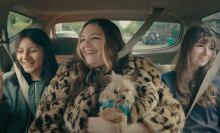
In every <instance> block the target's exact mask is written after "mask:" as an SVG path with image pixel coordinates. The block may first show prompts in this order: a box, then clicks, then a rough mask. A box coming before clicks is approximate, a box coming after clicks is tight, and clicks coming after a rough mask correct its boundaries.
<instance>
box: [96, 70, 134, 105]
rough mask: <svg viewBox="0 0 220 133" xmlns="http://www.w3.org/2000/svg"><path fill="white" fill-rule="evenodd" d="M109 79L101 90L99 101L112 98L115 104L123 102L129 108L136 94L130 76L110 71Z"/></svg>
mask: <svg viewBox="0 0 220 133" xmlns="http://www.w3.org/2000/svg"><path fill="white" fill-rule="evenodd" d="M110 79H111V80H110V83H109V84H108V85H107V86H106V88H105V89H104V90H103V91H102V93H101V95H100V98H99V101H100V102H107V101H109V100H112V101H114V103H116V104H124V105H127V106H128V107H129V108H130V107H131V106H132V105H133V104H134V101H135V97H136V96H137V92H136V88H135V84H134V82H133V81H132V80H131V77H129V76H122V75H118V74H115V73H112V74H111V75H110Z"/></svg>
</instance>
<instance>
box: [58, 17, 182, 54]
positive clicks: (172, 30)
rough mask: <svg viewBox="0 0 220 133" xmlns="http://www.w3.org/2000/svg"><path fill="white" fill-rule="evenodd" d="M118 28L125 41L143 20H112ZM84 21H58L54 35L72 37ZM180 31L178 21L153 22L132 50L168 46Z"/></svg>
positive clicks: (175, 39) (177, 37) (177, 36)
mask: <svg viewBox="0 0 220 133" xmlns="http://www.w3.org/2000/svg"><path fill="white" fill-rule="evenodd" d="M113 22H114V23H115V24H116V25H117V26H118V27H119V29H120V31H121V33H122V37H123V40H124V42H125V43H127V42H128V41H129V40H130V39H131V37H132V36H133V35H134V34H135V33H136V32H137V31H138V29H139V28H140V27H141V26H142V25H143V24H144V21H113ZM84 23H85V22H72V23H58V24H56V25H55V35H56V37H73V36H74V35H71V34H75V33H76V34H77V35H79V32H80V30H81V28H82V26H83V24H84ZM180 33H181V24H180V23H171V22H154V23H153V24H152V25H151V27H150V29H149V30H148V31H146V33H145V34H144V36H143V37H142V38H141V39H140V41H139V42H138V43H137V44H136V45H135V46H134V48H133V50H143V49H155V48H163V47H169V46H172V45H173V44H175V42H176V41H177V40H178V39H179V37H180Z"/></svg>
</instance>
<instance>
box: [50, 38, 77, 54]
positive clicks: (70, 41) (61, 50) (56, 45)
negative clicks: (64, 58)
mask: <svg viewBox="0 0 220 133" xmlns="http://www.w3.org/2000/svg"><path fill="white" fill-rule="evenodd" d="M51 43H52V48H53V51H54V53H55V55H72V54H73V53H75V52H76V46H77V43H78V39H77V38H68V37H63V38H51Z"/></svg>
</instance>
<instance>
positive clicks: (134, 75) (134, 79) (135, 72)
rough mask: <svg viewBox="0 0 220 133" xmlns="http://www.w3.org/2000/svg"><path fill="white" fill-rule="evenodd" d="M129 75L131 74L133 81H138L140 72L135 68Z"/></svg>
mask: <svg viewBox="0 0 220 133" xmlns="http://www.w3.org/2000/svg"><path fill="white" fill-rule="evenodd" d="M128 76H130V77H131V79H132V80H133V81H136V80H137V79H138V72H137V71H136V70H134V71H132V72H131V73H129V74H128Z"/></svg>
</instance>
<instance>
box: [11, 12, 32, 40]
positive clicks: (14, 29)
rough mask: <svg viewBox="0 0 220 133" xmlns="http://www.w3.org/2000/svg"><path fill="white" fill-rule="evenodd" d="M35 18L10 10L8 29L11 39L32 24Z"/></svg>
mask: <svg viewBox="0 0 220 133" xmlns="http://www.w3.org/2000/svg"><path fill="white" fill-rule="evenodd" d="M32 22H33V20H32V19H31V18H29V17H26V16H24V15H21V14H18V13H15V12H12V11H10V12H9V15H8V21H7V30H8V37H9V39H11V38H13V37H14V36H15V35H16V34H18V33H19V32H20V31H22V30H23V29H25V28H26V27H28V26H30V25H31V24H32Z"/></svg>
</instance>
